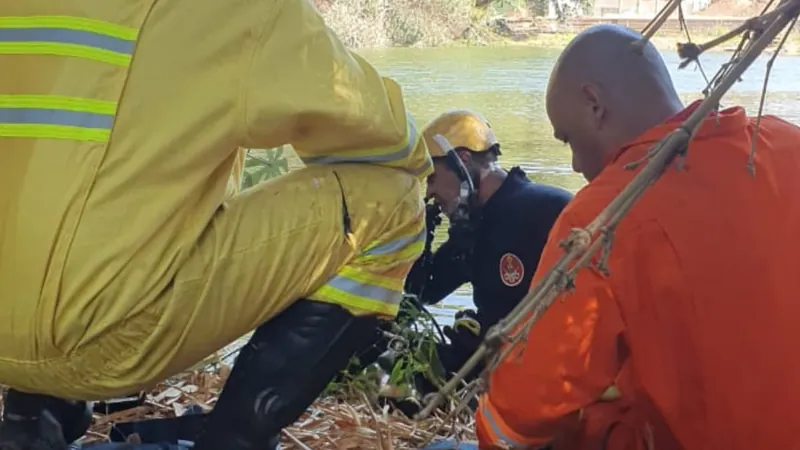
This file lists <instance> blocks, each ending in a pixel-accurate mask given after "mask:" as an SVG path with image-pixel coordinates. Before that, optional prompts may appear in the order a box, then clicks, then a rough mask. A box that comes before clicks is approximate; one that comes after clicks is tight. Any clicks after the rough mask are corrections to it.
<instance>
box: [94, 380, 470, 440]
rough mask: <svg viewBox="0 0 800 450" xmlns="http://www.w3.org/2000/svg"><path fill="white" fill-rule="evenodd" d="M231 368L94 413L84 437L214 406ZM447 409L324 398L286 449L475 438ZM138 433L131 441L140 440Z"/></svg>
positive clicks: (295, 428) (287, 436)
mask: <svg viewBox="0 0 800 450" xmlns="http://www.w3.org/2000/svg"><path fill="white" fill-rule="evenodd" d="M229 373H230V369H229V367H228V366H225V365H223V366H221V368H220V370H219V371H218V373H212V372H208V371H195V372H189V373H186V374H184V375H182V376H180V377H177V378H175V379H173V380H170V381H169V382H165V383H163V384H161V385H159V386H158V387H157V388H155V389H154V390H153V391H151V392H149V393H147V395H146V397H145V401H144V404H143V405H141V406H137V407H134V408H131V409H127V410H124V411H119V412H115V413H112V414H105V415H104V414H95V420H94V424H93V425H92V427H91V429H90V430H89V433H87V436H86V437H85V439H84V441H83V442H84V443H91V442H104V441H108V440H109V438H108V436H109V433H110V432H111V429H112V427H114V424H116V423H121V422H129V421H136V420H142V419H152V418H162V417H176V416H180V415H183V414H184V413H185V412H186V411H187V410H188V409H189V408H190V407H192V406H193V405H197V406H199V407H200V408H202V409H203V410H205V411H210V410H211V409H212V408H213V406H214V403H215V402H216V400H217V398H218V396H219V393H220V391H221V388H222V385H223V383H224V381H225V379H226V377H227V375H228V374H229ZM443 420H444V415H443V414H442V415H440V416H436V417H433V418H430V419H427V420H425V421H421V422H414V421H413V420H411V419H408V418H407V417H405V416H403V415H402V414H401V413H399V412H393V411H390V410H389V407H388V406H386V407H384V408H382V409H381V408H378V407H376V406H375V405H374V404H372V403H371V402H369V401H368V400H367V396H366V395H364V394H363V393H361V394H358V393H356V394H355V395H354V396H351V397H350V398H348V399H346V400H345V399H341V398H335V397H327V398H321V399H319V400H318V401H317V402H315V403H314V404H313V405H312V406H311V407H310V408H309V409H308V410H307V411H306V413H304V414H303V416H302V417H300V419H299V420H297V421H296V422H295V424H294V425H292V426H290V427H288V428H286V429H284V431H283V436H282V439H281V445H282V447H283V448H284V449H314V450H316V449H320V450H329V449H330V450H334V449H336V450H347V449H366V448H374V449H380V450H395V449H417V448H420V447H421V446H422V445H423V444H424V443H425V442H426V441H427V440H428V439H429V438H431V437H432V433H433V432H435V430H437V428H439V429H438V431H436V432H438V433H439V434H438V435H436V436H433V439H432V441H433V442H435V441H438V440H441V439H446V438H451V437H455V438H458V439H461V440H464V441H471V440H474V439H475V436H474V434H473V430H474V426H473V424H472V423H471V421H466V420H465V421H459V422H452V423H447V424H444V423H442V422H443ZM136 440H137V439H136V438H135V437H134V438H133V439H132V440H131V441H133V442H136Z"/></svg>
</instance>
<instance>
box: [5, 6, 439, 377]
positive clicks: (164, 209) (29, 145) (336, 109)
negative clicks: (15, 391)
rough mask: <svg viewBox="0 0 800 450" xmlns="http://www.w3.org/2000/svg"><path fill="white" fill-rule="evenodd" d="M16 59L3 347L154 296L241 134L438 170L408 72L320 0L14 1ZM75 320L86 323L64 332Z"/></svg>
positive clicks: (49, 352) (244, 139)
mask: <svg viewBox="0 0 800 450" xmlns="http://www.w3.org/2000/svg"><path fill="white" fill-rule="evenodd" d="M0 67H2V68H3V69H2V70H0V311H2V312H0V320H2V327H0V329H2V331H0V361H2V360H4V359H17V360H18V359H21V358H25V357H28V356H29V355H33V354H35V355H37V357H39V358H48V357H50V356H52V357H56V356H58V355H62V354H63V353H64V352H68V351H70V349H73V348H75V347H76V346H79V345H83V344H85V343H86V342H89V341H91V340H93V339H95V338H97V337H98V336H101V335H102V333H103V332H104V331H106V330H108V329H111V328H113V327H115V326H117V325H118V324H120V323H122V322H124V321H125V320H126V318H128V317H133V316H136V315H137V314H139V313H140V312H141V311H143V310H145V309H146V308H147V307H148V305H149V304H151V303H153V302H154V301H155V299H157V298H158V295H159V293H160V292H163V291H164V290H165V289H167V288H168V287H169V286H170V283H171V280H172V279H173V276H174V274H175V273H176V270H177V268H178V267H180V266H181V264H182V262H183V261H185V260H186V258H187V257H188V254H189V253H190V251H191V248H192V245H193V244H194V243H195V242H196V241H197V239H198V237H199V236H200V235H201V233H203V232H204V230H205V229H206V227H207V225H208V224H209V222H210V220H211V218H212V216H213V215H214V214H215V212H216V211H217V210H218V209H219V208H220V205H221V203H222V201H223V198H224V196H225V195H226V188H227V182H228V180H229V178H230V175H231V171H232V168H233V166H234V164H235V161H236V158H237V156H236V151H237V149H239V148H241V147H246V148H268V147H274V146H277V145H281V144H285V143H290V144H292V146H293V147H294V149H295V150H296V151H297V153H298V155H299V156H300V157H301V159H302V160H303V161H304V162H305V163H306V164H324V163H332V162H348V161H349V162H368V163H372V164H378V165H383V166H387V167H394V168H399V169H403V170H405V171H407V172H409V173H412V174H414V175H415V176H417V177H420V179H421V178H423V177H426V176H427V175H428V174H429V173H430V171H431V161H430V157H429V155H428V154H427V150H426V148H425V146H424V144H420V141H419V138H418V136H417V132H416V129H415V125H414V122H413V120H412V119H411V118H410V117H409V116H408V114H407V112H406V109H405V106H404V104H403V100H402V95H401V90H400V88H399V87H398V85H397V84H396V83H395V82H393V81H392V80H389V79H387V78H384V77H381V76H380V75H379V74H378V73H377V72H376V71H375V69H374V68H373V67H372V66H370V65H369V64H368V63H367V62H366V61H365V60H364V59H363V58H361V57H360V56H358V55H356V54H354V53H351V52H349V51H347V50H346V49H345V48H344V47H343V46H342V44H341V43H340V42H339V41H338V40H337V39H336V38H335V36H333V34H332V32H331V31H330V30H329V29H328V28H327V27H326V26H325V25H324V23H323V20H322V18H321V17H320V16H319V14H318V13H317V11H316V10H315V9H314V7H313V6H312V5H311V3H310V1H308V0H292V1H285V0H228V1H218V0H141V1H136V2H131V1H127V0H103V1H100V0H24V1H3V2H0ZM108 205H113V206H114V207H113V208H112V207H103V206H108ZM142 205H146V207H143V206H142ZM296 207H297V208H303V207H304V205H302V204H298V205H296ZM84 222H92V223H95V224H97V223H104V224H107V227H106V228H98V227H92V229H91V233H89V232H88V231H87V230H84V229H82V228H81V227H80V226H79V225H80V224H81V223H84ZM68 260H69V261H80V264H67V262H68ZM123 274H124V276H123ZM114 284H116V285H117V287H118V289H116V290H114V291H113V292H116V294H115V297H114V298H106V297H109V296H110V295H112V294H111V293H109V290H107V289H106V287H108V286H110V285H114ZM120 292H136V293H137V295H133V296H125V295H118V294H119V293H120ZM70 321H72V322H75V323H81V324H83V325H84V326H85V330H84V332H82V333H79V334H74V333H73V334H67V335H60V336H59V337H57V338H56V337H53V336H54V335H53V333H52V332H51V330H53V329H54V328H55V327H56V325H57V324H58V323H63V322H70ZM0 382H3V380H0Z"/></svg>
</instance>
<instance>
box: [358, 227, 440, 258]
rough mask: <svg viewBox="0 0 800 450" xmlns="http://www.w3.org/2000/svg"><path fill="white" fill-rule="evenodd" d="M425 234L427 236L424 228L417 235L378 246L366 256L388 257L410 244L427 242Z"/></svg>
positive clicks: (368, 251) (367, 252)
mask: <svg viewBox="0 0 800 450" xmlns="http://www.w3.org/2000/svg"><path fill="white" fill-rule="evenodd" d="M425 234H426V229H425V228H424V227H423V228H422V231H420V232H419V233H417V234H415V235H414V236H406V237H402V238H399V239H395V240H393V241H391V242H388V243H386V244H382V245H378V246H376V247H373V248H371V249H369V250H367V251H365V252H364V254H365V255H369V256H377V255H388V254H390V253H394V252H397V251H400V250H403V249H404V248H406V247H408V246H409V245H410V244H414V243H417V242H422V241H425Z"/></svg>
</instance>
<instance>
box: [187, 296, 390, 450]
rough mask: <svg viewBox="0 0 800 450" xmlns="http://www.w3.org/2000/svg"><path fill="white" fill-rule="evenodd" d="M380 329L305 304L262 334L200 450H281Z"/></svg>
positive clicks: (233, 378) (231, 381)
mask: <svg viewBox="0 0 800 450" xmlns="http://www.w3.org/2000/svg"><path fill="white" fill-rule="evenodd" d="M377 325H378V319H377V318H376V317H374V316H362V317H357V316H353V315H352V314H350V313H349V312H348V311H347V310H345V309H344V308H342V307H341V306H338V305H333V304H328V303H321V302H315V301H311V300H305V299H304V300H300V301H298V302H296V303H294V304H293V305H292V306H290V307H289V308H288V309H286V310H285V311H284V312H282V313H281V314H279V315H278V316H277V317H275V318H274V319H272V320H270V321H269V322H267V323H265V324H263V325H261V326H260V327H258V328H257V329H256V331H255V333H254V334H253V337H252V338H250V341H249V342H248V343H247V345H246V346H245V347H244V348H243V349H242V351H241V353H240V354H239V357H238V358H237V359H236V363H235V364H234V366H233V370H232V371H231V374H230V377H229V378H228V380H227V382H226V383H225V386H224V388H223V390H222V394H221V395H220V398H219V400H218V401H217V404H216V406H215V407H214V410H213V411H212V412H211V414H210V416H209V418H208V421H207V423H206V426H205V432H204V433H203V434H202V436H200V437H199V439H198V440H197V442H196V443H195V446H194V450H254V449H258V450H263V449H267V448H274V447H268V446H267V445H271V446H274V445H277V443H278V440H279V436H280V432H281V430H282V429H283V428H284V427H286V426H288V425H291V424H292V423H294V421H295V420H297V419H298V418H299V417H300V415H302V414H303V412H304V411H305V410H306V409H307V408H308V407H309V406H310V405H311V403H313V402H314V400H315V399H316V398H317V397H318V396H319V394H320V393H321V392H322V391H323V390H324V389H325V387H326V386H327V384H328V383H329V382H330V381H331V380H332V379H333V377H334V376H335V375H336V373H338V372H339V371H341V370H342V369H344V368H345V367H346V366H347V363H348V361H349V360H350V358H351V357H352V356H353V355H354V354H355V352H356V351H357V350H359V349H361V348H363V345H364V343H365V342H367V340H369V339H371V338H372V337H373V336H374V332H375V328H376V327H377ZM268 443H269V444H268Z"/></svg>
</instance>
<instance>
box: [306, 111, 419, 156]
mask: <svg viewBox="0 0 800 450" xmlns="http://www.w3.org/2000/svg"><path fill="white" fill-rule="evenodd" d="M418 141H419V133H418V132H417V126H416V124H415V122H414V119H412V118H411V116H410V115H407V116H406V135H405V138H404V139H403V140H402V141H401V142H400V143H398V144H395V145H391V146H388V147H383V148H368V149H359V150H351V151H342V152H339V153H338V154H337V155H331V156H314V157H310V158H302V160H303V163H305V164H336V163H373V164H375V163H391V162H397V161H401V160H403V159H405V158H407V157H408V156H409V155H410V154H411V151H412V150H414V147H416V146H417V142H418Z"/></svg>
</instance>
